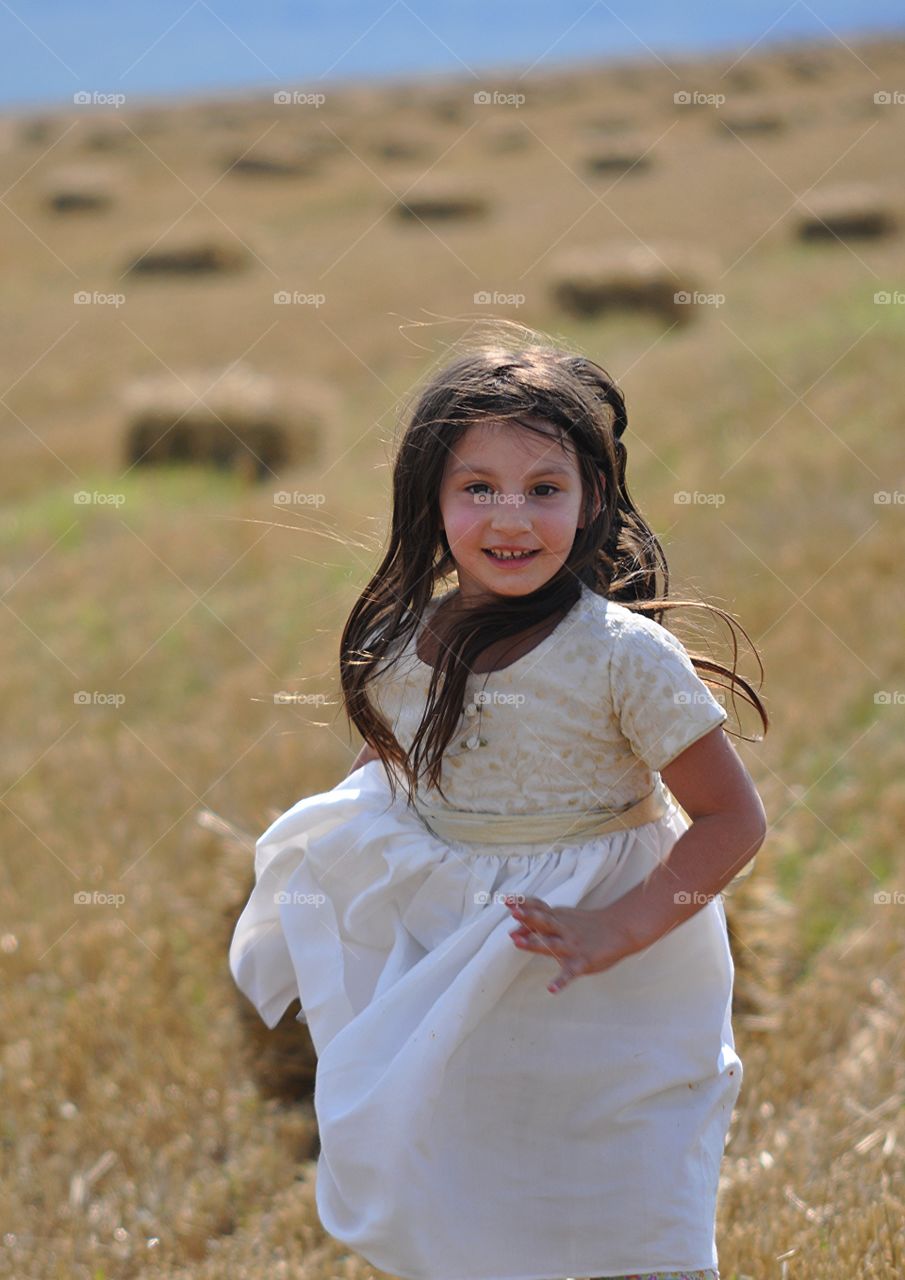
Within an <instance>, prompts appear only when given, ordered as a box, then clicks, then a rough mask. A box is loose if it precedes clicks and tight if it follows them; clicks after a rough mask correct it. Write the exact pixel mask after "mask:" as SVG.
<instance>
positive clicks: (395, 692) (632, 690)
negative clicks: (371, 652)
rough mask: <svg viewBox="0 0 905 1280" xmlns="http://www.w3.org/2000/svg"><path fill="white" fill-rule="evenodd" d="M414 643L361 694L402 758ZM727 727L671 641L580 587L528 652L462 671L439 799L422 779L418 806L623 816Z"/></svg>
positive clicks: (416, 689)
mask: <svg viewBox="0 0 905 1280" xmlns="http://www.w3.org/2000/svg"><path fill="white" fill-rule="evenodd" d="M443 598H444V597H439V598H437V599H435V600H434V601H433V602H432V604H431V606H430V609H429V612H428V618H429V617H430V613H431V612H432V611H433V609H435V608H436V607H437V606H438V605H439V603H440V601H441V600H442V599H443ZM415 642H416V637H415V636H413V637H412V638H411V639H410V640H409V643H408V644H407V645H406V646H405V648H404V650H403V652H402V655H401V656H400V658H399V659H398V661H397V662H396V664H395V665H394V666H392V667H391V668H390V669H389V670H382V671H380V672H379V673H378V675H377V677H376V679H375V680H374V682H373V683H372V685H371V686H370V688H369V692H370V694H371V696H372V698H373V701H374V704H375V705H376V706H377V708H378V709H379V710H380V711H381V713H382V714H383V715H384V716H385V717H386V719H387V720H388V722H389V724H390V726H391V727H392V728H393V732H394V733H395V734H396V737H397V738H398V740H399V742H400V744H401V745H402V747H403V748H404V749H405V750H407V751H408V750H410V748H411V745H412V741H413V739H414V735H415V732H416V730H417V727H418V724H419V722H420V720H421V716H422V714H423V711H424V705H425V700H426V697H427V690H428V686H429V684H430V678H431V674H432V671H431V668H430V667H429V666H427V665H426V664H425V663H424V662H422V661H421V659H420V658H419V657H418V655H417V652H416V649H415ZM476 698H477V699H479V700H480V701H481V714H480V717H479V716H478V708H477V704H476ZM726 719H727V713H726V710H725V708H724V707H723V706H722V704H721V702H719V701H718V700H717V699H716V698H715V697H714V695H713V694H712V693H711V692H710V690H709V689H708V688H707V686H706V685H705V684H704V682H703V681H702V680H701V679H700V677H699V676H698V675H697V673H696V672H695V670H694V667H693V666H692V663H691V659H690V658H689V657H688V654H687V651H686V649H685V647H684V645H683V644H682V642H681V641H680V640H679V639H678V638H677V637H676V636H674V635H673V634H672V633H671V632H669V631H667V630H666V629H665V628H663V627H661V626H660V625H658V624H657V623H655V622H653V621H652V620H651V619H650V618H647V617H644V616H643V615H641V614H637V613H633V612H632V611H631V610H630V609H627V608H626V607H625V606H624V605H620V604H618V603H616V602H614V601H611V600H607V599H605V598H604V597H603V596H600V595H598V594H597V593H596V592H594V591H592V590H591V589H590V588H589V587H587V586H584V585H582V589H581V595H580V597H579V599H578V600H577V601H576V603H575V604H574V605H573V606H572V608H571V609H570V611H569V612H568V613H567V614H566V616H565V617H564V618H562V619H561V621H560V622H559V624H558V625H557V626H556V628H555V629H554V630H553V631H552V632H551V633H550V634H549V635H548V636H546V637H545V638H544V639H543V640H542V641H541V642H540V644H538V645H537V646H536V647H535V648H534V649H532V650H531V651H530V652H529V653H526V654H524V655H523V656H522V657H521V658H517V659H516V660H515V662H513V663H511V664H510V666H508V667H505V668H504V669H503V670H500V671H493V672H490V673H484V672H482V673H479V674H471V675H469V677H468V683H467V685H466V702H465V707H464V708H463V712H462V717H461V720H460V723H459V728H458V731H457V732H456V734H455V735H454V736H453V738H452V740H451V742H450V745H449V747H448V748H447V751H446V754H445V756H444V759H443V772H442V782H443V787H444V790H445V791H446V795H447V800H446V801H444V800H443V798H442V797H441V796H440V794H439V793H438V792H437V790H436V789H435V788H426V787H425V782H424V780H423V779H422V781H421V783H420V784H419V787H418V798H419V799H421V798H423V800H424V803H425V804H429V805H433V806H435V807H443V806H444V805H448V806H449V807H452V808H455V809H466V810H470V811H480V812H485V813H513V814H515V813H534V812H538V811H543V810H546V809H555V810H562V809H571V808H574V809H576V810H578V811H583V810H585V809H590V808H601V807H613V808H621V807H623V806H624V805H628V804H631V803H634V802H635V801H636V800H640V799H641V797H642V796H645V795H647V794H648V792H650V791H651V790H652V788H653V787H654V785H655V783H656V774H657V773H658V772H659V770H661V769H662V768H664V767H665V766H666V765H667V764H669V763H670V762H671V761H672V760H673V759H675V757H676V756H677V755H679V754H680V753H681V752H682V751H684V750H685V748H686V747H688V746H690V745H691V744H692V743H693V742H696V741H697V739H698V738H700V737H703V735H704V734H705V733H708V732H709V731H710V730H711V729H713V728H715V727H716V726H717V725H719V724H722V723H723V721H725V720H726ZM479 721H480V735H478V724H479ZM479 736H480V742H479V741H478V738H479ZM469 743H470V744H471V745H469Z"/></svg>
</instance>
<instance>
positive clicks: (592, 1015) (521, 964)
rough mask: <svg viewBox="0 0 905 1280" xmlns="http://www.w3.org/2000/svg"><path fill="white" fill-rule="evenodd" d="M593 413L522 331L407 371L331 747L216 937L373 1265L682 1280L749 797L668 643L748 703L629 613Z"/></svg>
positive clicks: (619, 469)
mask: <svg viewBox="0 0 905 1280" xmlns="http://www.w3.org/2000/svg"><path fill="white" fill-rule="evenodd" d="M626 427H627V419H626V413H625V405H624V402H623V398H622V396H621V394H620V392H619V391H618V390H617V388H616V386H615V385H614V384H613V382H612V380H611V379H610V378H609V377H608V375H607V374H606V373H605V371H604V370H603V369H601V368H600V367H599V366H597V365H595V364H593V363H592V362H590V361H589V360H586V359H584V358H583V357H581V356H577V355H569V354H568V353H565V352H563V351H561V350H559V349H558V348H557V347H556V346H555V345H554V344H553V343H552V342H549V341H547V340H545V339H543V338H542V337H541V336H540V335H534V338H533V341H532V343H531V344H529V345H523V346H521V347H519V346H514V345H511V344H510V345H508V346H507V345H505V344H503V345H501V344H498V343H494V342H491V343H489V344H488V343H486V342H485V344H484V345H480V346H478V347H476V348H475V349H474V350H467V351H465V353H464V354H460V355H459V356H458V357H457V358H456V359H455V360H453V361H452V362H451V363H450V364H449V365H448V366H447V367H446V368H445V369H444V370H442V371H441V372H440V373H439V374H437V375H436V376H434V377H433V379H432V380H431V381H430V382H429V384H428V385H427V386H426V387H425V388H424V389H423V390H422V392H421V394H420V397H419V399H418V400H417V403H416V405H415V407H414V411H413V413H412V416H411V420H410V423H409V425H408V427H407V429H406V431H405V434H404V438H403V440H402V442H401V446H400V448H399V452H398V457H397V459H396V462H395V469H394V475H393V515H392V533H391V539H390V545H389V549H388V550H387V552H386V555H385V556H384V559H383V562H382V563H381V565H380V567H379V568H378V569H377V571H376V573H375V574H374V576H373V578H372V579H371V581H370V582H369V583H368V585H367V587H366V589H365V590H364V592H363V593H362V595H361V596H360V598H359V599H358V600H357V602H356V603H355V605H354V607H353V609H352V612H351V614H350V616H349V618H348V621H347V623H346V626H345V629H344V632H343V636H342V641H341V651H340V670H341V680H342V686H343V692H344V702H345V707H346V710H347V712H348V714H349V716H350V718H351V719H352V721H353V722H354V723H355V725H356V726H357V728H358V729H359V731H360V732H361V735H362V737H363V738H364V740H365V744H366V745H365V747H364V748H363V750H362V751H361V753H360V754H359V756H358V758H357V759H356V761H355V764H354V765H353V768H352V772H351V773H350V774H349V776H348V778H347V779H346V780H345V781H344V782H341V783H340V784H339V785H337V786H336V787H334V788H333V790H331V791H329V792H326V793H323V794H318V795H312V796H308V797H306V798H304V799H302V800H300V801H298V803H297V804H295V805H294V806H293V807H292V808H291V809H290V810H289V811H288V812H287V813H285V814H283V816H282V817H280V818H278V819H277V820H276V821H275V822H274V823H273V824H272V825H271V826H270V827H269V828H268V829H267V831H265V833H264V834H263V835H262V836H261V838H260V839H259V840H258V843H257V850H256V857H255V872H256V885H255V888H254V890H253V892H252V894H251V897H250V899H249V902H248V904H247V905H246V907H245V909H244V911H243V913H242V916H241V918H240V919H239V921H238V924H237V927H236V930H235V935H234V938H233V941H232V945H231V948H230V956H229V959H230V967H231V971H232V974H233V977H234V978H235V981H236V983H237V984H238V986H239V987H240V989H241V990H242V991H243V992H245V993H246V995H247V996H248V997H249V998H250V999H251V1000H252V1001H253V1002H254V1005H255V1006H256V1008H257V1009H258V1011H259V1013H260V1015H261V1017H262V1018H263V1019H264V1021H265V1023H266V1024H267V1025H268V1026H269V1027H274V1026H276V1024H277V1022H278V1021H279V1020H280V1018H281V1016H282V1014H283V1013H284V1011H285V1010H286V1008H287V1006H288V1005H289V1004H290V1003H291V1001H292V1000H293V999H294V998H296V997H298V998H299V999H300V1001H301V1005H302V1013H300V1014H299V1015H298V1016H299V1019H300V1020H302V1021H307V1024H308V1027H309V1030H310V1033H311V1038H312V1041H313V1044H314V1047H315V1050H316V1052H317V1054H318V1069H317V1077H316V1086H315V1094H314V1105H315V1110H316V1115H317V1121H318V1126H319V1131H320V1141H321V1151H320V1156H319V1159H318V1166H317V1183H316V1200H317V1209H318V1214H319V1216H320V1219H321V1222H322V1224H323V1226H324V1228H325V1230H326V1231H328V1232H329V1233H330V1234H331V1235H332V1236H334V1237H336V1238H337V1239H338V1240H340V1241H342V1242H344V1243H345V1244H347V1245H349V1246H350V1247H351V1248H353V1249H355V1250H357V1251H358V1252H359V1253H360V1254H362V1255H363V1256H364V1257H365V1258H366V1259H367V1260H368V1261H369V1262H370V1263H372V1264H373V1265H374V1266H376V1267H378V1268H380V1269H382V1270H383V1271H386V1272H389V1273H391V1274H395V1275H397V1276H401V1277H406V1278H407V1280H564V1278H565V1277H578V1276H581V1277H595V1278H597V1277H625V1276H627V1275H632V1276H637V1275H639V1274H642V1275H643V1276H644V1277H648V1276H657V1277H664V1278H665V1277H677V1276H689V1277H691V1276H693V1277H695V1278H696V1280H703V1278H705V1277H706V1280H716V1277H717V1266H718V1258H717V1249H716V1242H715V1234H714V1224H715V1214H716V1197H717V1186H718V1179H719V1170H720V1160H721V1157H722V1153H723V1145H724V1142H725V1138H726V1133H727V1130H728V1127H729V1123H730V1119H731V1116H732V1109H733V1104H734V1103H735V1101H736V1098H737V1096H738V1093H739V1089H740V1087H741V1083H742V1063H741V1061H740V1059H739V1057H738V1055H737V1054H736V1052H735V1045H734V1039H733V1033H732V1027H731V1001H732V983H733V973H734V970H733V963H732V958H731V954H730V950H729V945H728V937H727V931H726V920H725V913H724V909H723V902H722V898H721V896H720V890H721V889H722V888H723V887H724V886H726V885H727V884H728V883H729V881H730V880H732V879H733V877H734V876H735V875H736V874H737V873H738V872H739V870H740V868H741V867H742V866H743V865H745V864H746V863H748V862H750V860H751V859H752V858H753V856H754V854H755V853H756V851H757V849H758V848H759V846H760V844H761V842H762V841H763V838H764V834H765V817H764V811H763V807H762V805H761V802H760V799H759V797H758V794H757V792H756V790H755V788H754V786H753V784H752V782H751V779H750V777H749V775H748V773H747V771H746V770H745V768H744V766H743V765H742V763H741V761H740V759H739V757H738V755H737V753H736V751H735V749H734V748H733V747H732V745H731V744H730V742H729V740H728V738H727V737H726V735H725V733H724V730H723V729H722V727H721V726H722V723H723V722H724V721H725V720H726V719H727V713H726V711H725V709H724V708H723V706H722V704H721V702H720V701H718V700H717V699H716V698H715V697H714V696H713V694H712V693H711V692H710V690H709V689H708V688H707V686H706V685H705V684H704V683H703V681H702V680H701V678H700V676H699V675H698V674H697V671H696V666H700V667H701V668H702V669H706V670H708V671H710V672H711V673H720V674H722V675H724V676H726V677H728V678H729V682H730V686H731V687H732V688H733V689H734V688H735V687H736V686H738V687H739V688H741V689H743V690H744V691H745V693H746V695H748V697H747V699H746V700H749V701H750V702H751V704H752V705H753V706H755V707H756V708H757V711H758V713H759V714H760V717H761V720H762V723H763V727H764V729H765V730H766V728H767V723H768V722H767V716H766V713H765V711H764V709H763V707H762V705H761V702H760V700H759V699H758V696H757V694H756V693H755V692H754V690H753V689H752V688H751V687H750V686H749V685H748V684H747V682H746V681H744V680H743V679H741V677H739V676H737V675H736V674H735V671H734V669H733V671H732V672H730V671H728V670H727V669H726V668H725V667H722V666H720V665H719V664H717V663H714V662H712V661H706V660H704V659H694V660H692V658H691V657H690V656H689V654H688V652H687V650H686V649H685V647H684V645H683V644H682V643H681V642H680V641H679V640H678V639H677V638H676V637H675V636H674V635H673V634H671V632H669V631H668V630H666V628H665V626H663V625H662V624H661V622H660V616H662V615H663V614H664V613H665V612H666V610H667V609H668V608H671V607H674V605H675V603H676V602H672V601H670V602H669V603H668V604H667V603H666V601H665V596H666V591H667V589H668V571H667V569H666V562H665V559H664V557H663V553H662V549H661V548H660V546H659V543H658V542H657V540H656V538H655V537H654V535H653V534H652V533H651V531H650V529H649V528H648V526H647V525H646V523H645V521H644V520H643V518H642V517H641V515H640V513H639V512H638V510H637V508H636V507H635V506H634V504H633V502H632V500H631V499H630V497H629V495H628V491H627V488H626V482H625V468H626V456H627V455H626V448H625V444H624V443H623V441H622V439H621V436H622V435H623V434H624V432H625V430H626ZM658 568H660V569H661V570H662V572H663V573H664V575H665V576H666V578H667V581H666V587H665V588H664V591H663V595H662V596H660V597H658V596H657V594H656V592H657V588H656V573H657V570H658ZM453 575H454V577H455V586H453V587H450V588H448V589H447V590H446V591H445V592H442V593H441V594H439V595H438V596H436V597H435V595H434V589H435V586H436V585H437V584H438V583H442V582H444V580H447V579H448V578H450V577H451V576H453ZM684 603H686V604H694V603H696V602H684ZM698 607H705V608H711V607H712V606H707V605H700V604H699V605H698ZM717 612H719V613H721V615H722V616H723V617H725V618H727V620H729V621H730V625H731V619H728V615H726V614H722V611H721V610H717ZM400 782H401V783H404V784H405V790H406V794H405V796H404V797H400V795H399V793H398V790H397V784H398V783H400ZM680 806H681V808H680ZM513 925H514V927H513Z"/></svg>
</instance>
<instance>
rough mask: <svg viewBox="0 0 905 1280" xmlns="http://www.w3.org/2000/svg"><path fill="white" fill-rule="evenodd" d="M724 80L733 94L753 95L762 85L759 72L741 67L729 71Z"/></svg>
mask: <svg viewBox="0 0 905 1280" xmlns="http://www.w3.org/2000/svg"><path fill="white" fill-rule="evenodd" d="M723 79H724V82H725V84H726V85H727V86H728V87H729V89H730V91H731V92H733V93H751V92H753V91H754V90H755V89H759V88H760V87H761V84H762V78H761V75H760V73H759V72H757V71H755V70H754V69H753V68H752V67H745V66H741V65H739V66H737V67H733V68H732V70H731V71H727V72H726V75H725V76H724V77H723Z"/></svg>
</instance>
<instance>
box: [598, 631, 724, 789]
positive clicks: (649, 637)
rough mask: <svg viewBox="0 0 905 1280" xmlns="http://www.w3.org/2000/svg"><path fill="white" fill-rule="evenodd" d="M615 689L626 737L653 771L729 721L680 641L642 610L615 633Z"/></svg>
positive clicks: (612, 682) (615, 707) (616, 707)
mask: <svg viewBox="0 0 905 1280" xmlns="http://www.w3.org/2000/svg"><path fill="white" fill-rule="evenodd" d="M610 692H611V696H612V700H613V710H614V713H615V715H616V718H617V720H618V722H619V727H620V729H621V731H622V733H623V735H624V736H625V738H626V739H627V740H628V742H629V745H630V746H631V748H632V751H633V752H634V753H635V755H636V756H638V757H639V758H640V759H641V760H642V761H643V762H644V764H646V765H647V767H648V768H649V769H651V770H652V771H654V772H659V770H660V769H663V768H665V767H666V765H668V764H670V763H671V762H672V761H673V760H674V759H675V758H676V756H678V755H680V754H681V753H682V752H683V751H684V750H685V748H686V747H690V746H691V744H692V743H693V742H697V740H698V738H703V736H704V734H705V733H709V732H710V730H711V729H715V728H716V727H717V726H718V725H720V724H722V723H723V721H724V720H726V719H728V714H727V712H726V709H725V707H723V706H722V704H721V703H719V702H718V701H717V699H716V698H715V697H714V696H713V694H712V693H711V692H710V690H709V689H708V687H707V685H706V684H705V683H704V681H703V680H702V679H701V678H700V676H699V675H698V674H697V672H696V671H695V669H694V666H693V664H692V661H691V658H689V656H688V653H687V651H686V649H685V646H684V645H683V644H682V642H681V640H679V639H678V637H677V636H674V635H673V634H672V632H671V631H667V630H666V628H665V627H661V626H660V625H659V624H658V623H656V622H654V621H652V620H651V619H650V618H647V617H645V616H644V615H642V614H637V613H636V614H633V615H632V617H631V619H630V620H628V621H627V623H626V625H625V626H624V627H622V628H620V631H619V634H618V636H617V637H616V641H615V644H614V646H613V652H612V657H611V661H610Z"/></svg>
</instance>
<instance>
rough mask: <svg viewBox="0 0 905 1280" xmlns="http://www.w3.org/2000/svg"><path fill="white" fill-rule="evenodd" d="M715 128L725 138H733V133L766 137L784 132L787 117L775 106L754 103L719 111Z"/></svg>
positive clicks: (743, 135)
mask: <svg viewBox="0 0 905 1280" xmlns="http://www.w3.org/2000/svg"><path fill="white" fill-rule="evenodd" d="M713 128H714V129H715V130H716V131H717V132H718V133H720V134H722V136H723V137H724V138H731V137H732V134H733V133H737V134H740V135H741V136H742V137H765V136H773V135H776V134H780V133H783V132H784V131H785V129H786V119H785V117H784V116H783V115H782V114H781V113H780V112H778V111H776V110H775V109H774V108H770V107H764V106H758V105H757V104H756V103H752V104H751V105H750V106H748V107H745V106H737V107H733V108H731V109H730V110H729V111H725V110H722V111H719V112H718V113H717V116H716V119H715V120H714V122H713ZM730 130H731V131H732V132H730Z"/></svg>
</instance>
